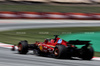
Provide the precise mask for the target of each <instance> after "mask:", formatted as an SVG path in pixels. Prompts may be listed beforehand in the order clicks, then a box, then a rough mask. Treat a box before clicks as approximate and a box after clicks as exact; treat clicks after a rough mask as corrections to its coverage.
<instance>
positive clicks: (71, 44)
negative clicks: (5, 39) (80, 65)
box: [18, 35, 94, 60]
mask: <svg viewBox="0 0 100 66" xmlns="http://www.w3.org/2000/svg"><path fill="white" fill-rule="evenodd" d="M54 36H55V37H54V39H45V40H44V42H38V41H36V42H35V43H34V44H28V41H26V40H24V41H20V42H19V43H18V53H19V54H27V53H28V51H29V50H33V52H34V54H35V55H39V56H52V57H54V58H56V59H66V58H68V59H69V58H72V57H78V58H81V59H83V60H91V59H92V58H93V56H94V50H93V47H92V46H91V45H92V44H90V41H82V40H70V41H68V42H67V41H65V40H63V39H61V38H59V37H58V36H59V35H54ZM78 45H82V46H81V48H79V47H77V46H78Z"/></svg>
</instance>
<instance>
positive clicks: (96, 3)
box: [0, 0, 100, 56]
mask: <svg viewBox="0 0 100 66" xmlns="http://www.w3.org/2000/svg"><path fill="white" fill-rule="evenodd" d="M26 19H28V20H26ZM30 19H31V21H30ZM59 20H60V21H59ZM63 20H64V21H63ZM70 20H72V21H70ZM76 20H78V21H76ZM99 20H100V0H0V27H1V28H0V29H1V30H0V37H3V38H0V42H3V43H8V44H17V43H18V42H19V41H20V40H28V41H29V42H30V43H34V42H35V41H37V40H38V41H44V39H45V38H48V37H49V38H53V35H54V34H59V35H61V36H60V37H61V38H63V39H65V40H66V41H68V40H70V39H75V40H77V39H81V40H90V41H92V43H93V47H94V48H95V51H96V55H95V56H100V48H99V47H100V45H99V43H100V41H99V40H100V37H99V35H100V21H99ZM76 22H77V24H76ZM50 23H52V24H50ZM90 23H91V24H90ZM95 23H96V24H95ZM52 25H54V26H53V27H52ZM55 25H56V27H58V28H54V27H55ZM61 25H62V27H64V28H61V27H59V26H61ZM63 25H64V26H63ZM69 25H70V28H69V27H68V26H69ZM73 25H74V26H75V25H76V28H74V27H73ZM81 25H82V26H81ZM30 26H31V27H30ZM34 26H35V27H34ZM44 26H45V28H43V29H41V27H44ZM48 26H50V27H52V28H47V27H48ZM71 26H72V27H71ZM89 26H91V27H89ZM94 26H95V27H94ZM36 27H38V29H34V28H36ZM27 28H31V29H27ZM10 29H13V31H4V30H10ZM14 29H24V30H14ZM2 30H3V31H4V32H3V31H2ZM91 32H92V34H91ZM70 33H71V34H70ZM76 33H80V34H78V35H77V34H76ZM81 33H82V34H81ZM72 36H73V37H72ZM66 37H68V38H66Z"/></svg>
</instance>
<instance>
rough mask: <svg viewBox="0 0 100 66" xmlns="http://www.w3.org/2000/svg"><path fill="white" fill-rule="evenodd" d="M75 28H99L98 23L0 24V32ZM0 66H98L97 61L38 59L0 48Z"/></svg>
mask: <svg viewBox="0 0 100 66" xmlns="http://www.w3.org/2000/svg"><path fill="white" fill-rule="evenodd" d="M65 26H66V27H77V26H100V24H99V23H77V24H76V23H31V22H30V23H23V24H22V23H16V24H15V23H1V24H0V30H1V31H4V30H15V29H23V28H24V29H26V28H45V27H65ZM0 66H100V61H99V60H98V61H97V60H91V61H86V60H81V59H54V58H49V57H40V56H35V55H33V52H29V53H28V54H27V55H20V54H18V52H17V51H15V52H12V51H10V49H6V48H1V47H0Z"/></svg>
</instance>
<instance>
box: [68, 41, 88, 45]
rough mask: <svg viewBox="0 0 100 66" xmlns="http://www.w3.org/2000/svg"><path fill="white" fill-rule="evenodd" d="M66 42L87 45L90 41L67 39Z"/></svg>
mask: <svg viewBox="0 0 100 66" xmlns="http://www.w3.org/2000/svg"><path fill="white" fill-rule="evenodd" d="M68 44H73V45H84V44H85V45H89V44H90V41H80V40H70V41H68Z"/></svg>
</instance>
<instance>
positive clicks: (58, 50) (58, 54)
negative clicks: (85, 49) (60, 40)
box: [54, 45, 66, 59]
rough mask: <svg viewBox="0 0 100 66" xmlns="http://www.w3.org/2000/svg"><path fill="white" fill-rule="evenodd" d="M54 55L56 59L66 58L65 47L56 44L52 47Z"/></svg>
mask: <svg viewBox="0 0 100 66" xmlns="http://www.w3.org/2000/svg"><path fill="white" fill-rule="evenodd" d="M54 55H55V58H56V59H64V58H66V47H65V46H64V45H56V47H55V48H54Z"/></svg>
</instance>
